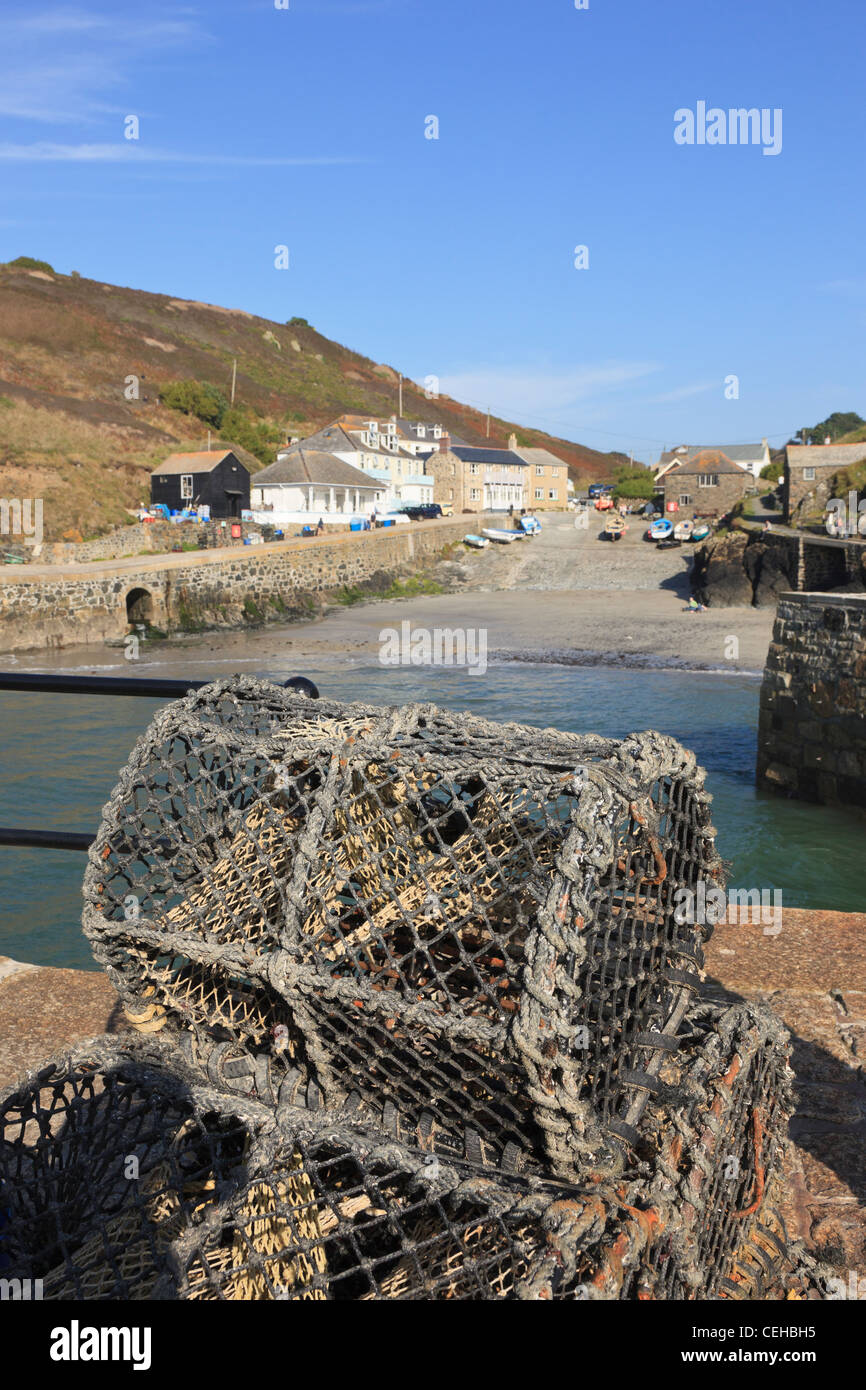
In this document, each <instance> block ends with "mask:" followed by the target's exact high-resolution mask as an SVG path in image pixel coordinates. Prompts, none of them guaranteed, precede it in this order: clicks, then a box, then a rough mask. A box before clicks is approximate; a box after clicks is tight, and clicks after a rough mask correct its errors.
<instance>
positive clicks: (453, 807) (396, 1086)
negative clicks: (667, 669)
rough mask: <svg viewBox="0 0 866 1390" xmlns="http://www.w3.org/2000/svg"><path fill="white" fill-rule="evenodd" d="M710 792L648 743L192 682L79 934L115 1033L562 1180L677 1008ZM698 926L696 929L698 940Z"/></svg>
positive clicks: (697, 947)
mask: <svg viewBox="0 0 866 1390" xmlns="http://www.w3.org/2000/svg"><path fill="white" fill-rule="evenodd" d="M714 834H715V832H714V830H713V827H712V825H711V823H710V798H709V796H708V795H707V794H706V792H705V791H704V775H703V773H702V771H701V770H700V769H699V768H698V767H697V765H696V763H695V759H694V756H693V755H692V754H691V753H688V752H686V751H685V750H684V749H683V748H682V747H680V745H679V744H677V743H676V742H675V741H674V740H672V739H670V738H666V737H663V736H661V735H659V734H653V733H647V734H634V735H631V736H630V737H629V738H626V739H624V740H623V741H621V742H620V741H614V740H608V739H602V738H598V737H592V736H589V737H583V736H577V735H573V734H565V733H560V732H557V731H556V730H538V729H534V728H529V727H524V726H519V725H514V724H506V725H500V724H493V723H490V722H487V721H484V720H481V719H477V718H474V717H472V716H470V715H460V716H457V715H452V714H449V713H447V712H444V711H442V710H439V709H437V708H435V707H433V706H420V705H416V706H410V707H408V708H405V709H396V710H395V709H392V710H382V709H370V708H366V707H363V706H359V705H346V706H339V705H335V704H327V703H325V702H322V701H319V702H316V703H315V704H313V703H311V702H309V701H307V700H305V699H304V698H303V697H301V696H298V695H296V694H293V693H292V692H288V691H285V690H283V689H281V688H279V687H277V686H275V685H273V684H271V683H269V682H266V681H258V680H249V679H247V680H241V679H235V680H233V681H223V682H218V683H216V684H214V685H212V686H209V687H206V688H205V689H203V690H201V691H198V692H197V693H195V694H192V695H190V696H188V697H187V698H186V699H185V700H182V701H179V702H177V703H176V704H173V705H170V706H168V707H166V708H165V709H163V710H162V711H161V712H160V713H159V714H158V715H157V716H156V718H155V719H154V721H153V723H152V725H151V726H150V728H149V729H148V731H147V732H146V734H145V735H144V736H143V737H142V739H141V740H140V741H139V743H138V744H137V745H136V748H135V749H134V751H133V754H132V756H131V758H130V760H129V763H128V764H127V766H126V767H125V768H124V769H123V771H122V774H121V779H120V782H119V784H118V786H117V788H116V790H115V791H114V793H113V794H112V797H111V799H110V801H109V803H108V805H107V806H106V807H105V810H104V813H103V819H102V823H101V826H100V828H99V832H98V835H97V838H96V842H95V844H94V846H93V847H92V849H91V851H90V862H89V866H88V871H87V874H86V879H85V910H84V927H85V931H86V933H87V935H88V936H89V938H90V941H91V943H92V947H93V950H94V954H95V956H96V958H97V960H98V961H99V962H100V963H101V964H102V965H104V966H105V967H106V969H107V970H108V973H109V975H110V976H111V978H112V980H113V982H114V983H115V985H116V986H117V988H118V989H119V991H120V993H121V995H122V997H123V999H124V1002H125V1004H126V1007H127V1010H128V1016H129V1017H130V1019H131V1021H133V1022H134V1023H135V1024H136V1025H137V1026H139V1027H142V1028H146V1029H157V1028H160V1027H161V1026H163V1025H164V1024H165V1023H166V1022H167V1021H170V1022H171V1024H172V1026H183V1027H186V1028H191V1029H193V1030H194V1031H197V1032H198V1033H200V1034H207V1035H208V1036H209V1037H210V1038H211V1039H213V1038H214V1037H216V1038H219V1039H222V1040H225V1041H233V1042H234V1043H236V1044H237V1045H238V1046H240V1047H242V1048H244V1049H246V1050H248V1051H249V1052H250V1053H251V1054H252V1055H253V1057H254V1058H255V1057H257V1056H260V1055H262V1054H268V1055H269V1056H275V1055H276V1056H278V1058H279V1064H280V1065H281V1066H284V1067H286V1068H287V1069H288V1070H289V1071H293V1072H294V1071H301V1072H303V1073H305V1074H310V1075H312V1076H313V1077H314V1079H315V1082H316V1084H317V1086H319V1087H320V1088H321V1091H322V1093H323V1094H324V1096H325V1098H326V1100H327V1101H328V1103H329V1104H330V1103H335V1102H337V1101H338V1100H339V1099H340V1097H341V1096H344V1095H345V1093H346V1091H347V1090H348V1089H350V1088H351V1087H357V1088H359V1089H360V1090H362V1092H363V1094H364V1095H365V1097H367V1098H368V1099H370V1100H371V1101H375V1102H378V1103H383V1102H384V1101H386V1100H388V1101H391V1102H392V1103H393V1104H395V1105H396V1106H397V1108H398V1109H399V1110H400V1111H401V1112H403V1113H407V1114H409V1115H410V1116H415V1117H417V1116H418V1115H420V1114H421V1112H422V1111H428V1112H430V1113H432V1114H433V1115H434V1116H435V1118H436V1120H437V1121H438V1122H439V1123H441V1124H442V1125H443V1126H444V1127H445V1128H455V1127H456V1128H458V1129H459V1128H461V1127H463V1125H465V1123H467V1122H468V1121H469V1119H470V1118H471V1121H472V1123H473V1124H474V1125H475V1126H476V1128H477V1129H478V1130H479V1131H480V1132H481V1133H482V1134H487V1135H490V1136H496V1138H497V1140H498V1141H499V1142H501V1144H502V1145H506V1144H509V1143H512V1144H515V1145H517V1146H518V1147H520V1148H522V1149H527V1150H529V1151H530V1152H532V1153H535V1154H536V1155H537V1156H538V1157H539V1158H540V1160H542V1161H543V1162H544V1163H545V1164H546V1165H547V1167H548V1171H550V1172H552V1173H554V1174H556V1175H557V1176H559V1177H562V1178H568V1177H575V1176H577V1175H579V1174H580V1173H581V1172H582V1171H583V1170H584V1169H585V1168H586V1166H587V1164H589V1165H593V1166H595V1167H598V1166H599V1165H601V1166H604V1165H605V1164H607V1166H608V1167H609V1168H611V1169H613V1168H615V1167H616V1166H617V1164H619V1163H620V1162H621V1159H620V1157H618V1153H619V1148H620V1147H621V1145H622V1143H623V1142H625V1143H632V1142H634V1139H635V1137H636V1135H637V1133H638V1131H639V1127H640V1123H641V1117H642V1115H643V1112H644V1109H645V1106H646V1100H647V1095H648V1094H649V1092H648V1091H647V1088H646V1084H645V1078H646V1077H647V1076H649V1077H653V1076H654V1075H656V1073H657V1072H658V1070H659V1068H660V1067H661V1065H662V1063H663V1062H664V1060H665V1058H667V1056H668V1054H669V1051H670V1049H671V1048H672V1047H675V1042H674V1041H673V1040H674V1038H675V1036H676V1034H677V1031H678V1029H679V1026H680V1023H681V1021H682V1019H683V1017H684V1015H685V1013H686V1011H687V1009H688V1007H689V1003H690V1000H691V999H692V997H693V995H694V993H695V992H696V990H697V988H698V980H699V973H698V972H699V970H700V966H701V963H702V957H701V943H702V941H703V940H704V939H705V936H706V934H707V927H706V926H705V925H704V923H703V922H701V921H700V920H699V919H700V915H701V914H700V912H699V911H698V912H696V911H695V910H694V905H695V903H696V902H697V903H700V901H701V897H700V894H699V893H698V887H699V885H700V884H701V882H705V883H712V884H713V885H717V884H719V883H720V882H721V881H722V878H723V875H722V866H721V862H720V860H719V858H718V855H717V853H716V850H715V846H714ZM696 918H697V919H698V920H696Z"/></svg>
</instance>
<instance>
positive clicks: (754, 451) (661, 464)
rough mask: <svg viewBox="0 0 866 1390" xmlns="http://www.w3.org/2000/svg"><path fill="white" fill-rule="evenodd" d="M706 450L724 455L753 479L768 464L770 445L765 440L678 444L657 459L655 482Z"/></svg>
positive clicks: (758, 475)
mask: <svg viewBox="0 0 866 1390" xmlns="http://www.w3.org/2000/svg"><path fill="white" fill-rule="evenodd" d="M707 450H712V451H713V453H718V454H724V456H725V458H727V459H730V460H731V463H738V464H739V466H740V467H741V468H744V469H745V470H746V472H747V473H751V475H752V477H753V478H758V477H760V473H761V469H762V468H766V467H767V464H768V463H770V445H769V443H768V442H767V440H766V439H762V440H761V442H760V444H678V445H677V447H676V448H675V449H666V450H665V451H664V453H663V454H662V456H661V458H660V459H659V461H658V467H657V469H656V482H659V481H660V480H661V478H662V475H663V474H664V473H666V472H667V471H668V469H670V468H672V467H673V466H674V465H675V464H677V463H682V462H684V461H685V460H688V459H693V458H695V457H696V456H697V455H698V454H704V453H706V452H707Z"/></svg>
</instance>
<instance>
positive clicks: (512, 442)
mask: <svg viewBox="0 0 866 1390" xmlns="http://www.w3.org/2000/svg"><path fill="white" fill-rule="evenodd" d="M508 447H509V449H511V451H512V452H513V451H514V450H515V449H516V448H517V435H516V434H510V435H509V436H508Z"/></svg>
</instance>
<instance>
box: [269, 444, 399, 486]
mask: <svg viewBox="0 0 866 1390" xmlns="http://www.w3.org/2000/svg"><path fill="white" fill-rule="evenodd" d="M307 443H308V441H306V440H305V441H304V443H303V444H295V445H293V447H292V448H291V449H286V450H285V451H284V452H283V453H281V454H278V455H277V460H276V462H275V463H271V464H269V465H268V467H267V468H263V469H262V471H261V473H257V474H256V476H255V478H254V479H253V482H252V485H253V487H262V486H264V487H279V486H282V487H298V486H301V487H303V486H305V485H306V484H308V483H313V484H315V485H316V486H319V487H334V486H336V487H367V488H375V489H376V490H377V491H380V490H381V484H379V483H377V482H376V480H375V478H371V477H370V475H369V473H362V472H361V470H360V468H355V467H354V466H353V465H352V464H351V463H346V462H345V460H344V459H338V458H337V457H336V456H335V455H334V454H330V453H326V452H324V451H323V450H321V449H308V448H307Z"/></svg>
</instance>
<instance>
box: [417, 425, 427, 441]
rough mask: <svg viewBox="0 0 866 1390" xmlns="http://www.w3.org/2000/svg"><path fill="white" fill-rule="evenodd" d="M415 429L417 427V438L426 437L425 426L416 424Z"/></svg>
mask: <svg viewBox="0 0 866 1390" xmlns="http://www.w3.org/2000/svg"><path fill="white" fill-rule="evenodd" d="M416 429H417V434H418V438H419V439H426V438H427V431H426V430H425V428H424V426H423V425H418V426H416Z"/></svg>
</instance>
